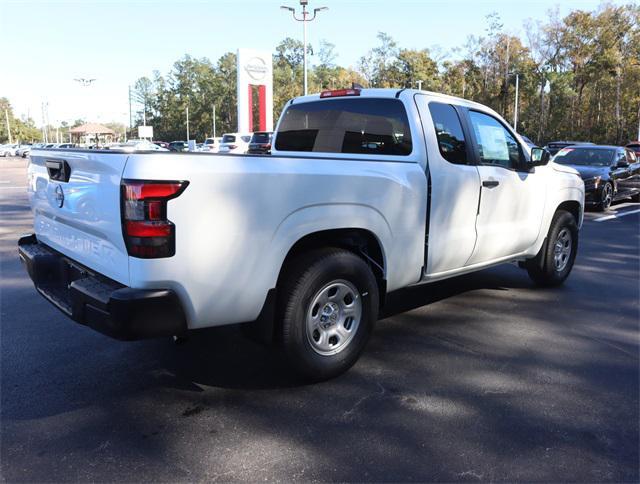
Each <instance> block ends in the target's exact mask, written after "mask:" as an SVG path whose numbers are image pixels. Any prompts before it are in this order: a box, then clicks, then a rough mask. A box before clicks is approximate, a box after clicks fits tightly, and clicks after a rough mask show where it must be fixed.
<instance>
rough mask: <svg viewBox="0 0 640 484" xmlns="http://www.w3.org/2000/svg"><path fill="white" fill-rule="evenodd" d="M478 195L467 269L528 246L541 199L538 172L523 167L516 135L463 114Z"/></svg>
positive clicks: (485, 117) (475, 114)
mask: <svg viewBox="0 0 640 484" xmlns="http://www.w3.org/2000/svg"><path fill="white" fill-rule="evenodd" d="M467 113H468V119H469V124H470V125H471V131H472V136H473V142H474V145H475V151H476V157H477V159H478V171H479V173H480V178H481V194H480V201H479V205H478V217H477V219H476V231H477V233H478V238H477V241H476V247H475V249H474V251H473V255H472V256H471V257H470V258H469V261H468V262H467V265H473V264H479V263H488V262H491V261H496V260H498V259H501V258H505V257H508V256H511V255H516V254H519V253H521V252H524V251H525V250H527V249H528V248H530V247H531V246H532V245H533V244H534V242H535V240H536V239H537V237H538V233H539V231H540V227H541V224H542V215H543V213H544V204H545V200H546V189H547V187H546V184H545V183H544V178H543V176H542V174H541V173H540V171H541V169H540V168H535V169H533V170H531V169H529V168H526V167H525V165H524V157H525V154H524V151H523V148H522V147H521V146H520V144H519V143H518V141H517V139H516V137H515V136H514V135H513V134H512V133H511V131H510V130H509V129H507V128H506V126H505V125H503V124H502V122H501V121H499V120H498V119H497V118H495V117H493V116H491V115H489V114H487V113H483V112H479V111H474V110H468V111H467Z"/></svg>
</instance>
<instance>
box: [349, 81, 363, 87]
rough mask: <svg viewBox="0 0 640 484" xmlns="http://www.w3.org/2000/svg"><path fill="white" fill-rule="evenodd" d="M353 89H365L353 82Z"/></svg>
mask: <svg viewBox="0 0 640 484" xmlns="http://www.w3.org/2000/svg"><path fill="white" fill-rule="evenodd" d="M351 89H364V87H362V85H361V84H358V83H357V82H352V83H351Z"/></svg>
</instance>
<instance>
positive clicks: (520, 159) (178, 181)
mask: <svg viewBox="0 0 640 484" xmlns="http://www.w3.org/2000/svg"><path fill="white" fill-rule="evenodd" d="M463 126H464V127H465V128H463ZM466 127H469V129H466ZM236 136H237V135H236ZM218 156H219V159H218V160H216V161H217V162H216V163H203V162H202V157H201V156H198V155H197V154H185V155H184V156H182V157H181V160H180V163H176V162H175V159H173V158H172V157H170V156H160V155H159V154H148V153H146V154H137V153H133V154H126V153H119V152H115V151H113V152H109V151H102V152H94V153H91V156H89V157H85V156H74V157H67V156H65V153H63V152H60V151H57V152H56V151H53V152H46V153H45V152H40V151H34V152H33V153H32V155H31V162H30V163H29V165H28V175H29V180H30V183H29V185H28V195H29V200H30V203H31V209H32V211H33V216H34V229H35V234H33V235H30V236H26V237H23V238H21V239H20V241H19V243H18V245H19V253H20V258H21V259H22V261H23V262H24V264H25V266H26V269H27V271H28V273H29V275H30V276H31V278H32V279H33V281H34V283H35V286H36V287H37V289H38V291H39V292H40V293H41V294H42V295H43V296H44V297H46V298H47V299H48V300H49V301H51V302H52V303H53V304H54V305H56V306H57V307H58V308H60V309H61V310H62V311H63V312H65V313H66V314H67V315H68V316H70V317H72V318H73V319H74V320H76V321H78V322H80V323H83V324H86V325H88V326H90V327H91V328H93V329H96V330H98V331H102V332H104V333H106V334H108V335H110V336H113V337H116V338H120V339H139V338H144V337H152V336H171V335H179V336H180V335H185V334H186V333H187V331H188V330H190V329H196V328H204V327H210V326H219V325H224V324H233V323H241V322H247V321H253V323H251V324H249V325H248V328H247V330H248V331H255V333H254V334H255V335H256V336H257V335H261V337H262V338H263V339H264V340H265V341H271V340H272V339H275V340H276V341H277V342H278V343H279V345H280V346H279V347H280V348H282V351H283V352H284V354H285V355H286V356H287V357H288V358H289V361H290V367H291V369H292V370H295V371H298V372H300V373H302V374H304V375H306V376H307V377H308V378H310V379H312V380H322V379H326V378H330V377H333V376H336V375H338V374H340V373H342V372H344V371H346V370H347V369H348V368H349V367H350V366H351V365H353V364H354V363H355V362H356V360H357V359H358V357H359V355H360V354H361V352H362V351H363V349H364V347H365V345H366V342H367V340H368V338H369V336H370V335H371V332H372V331H373V328H374V323H375V321H376V319H377V316H378V314H379V310H380V309H381V308H382V309H383V308H384V303H385V300H387V294H388V293H390V292H392V291H397V290H399V289H402V288H405V287H408V286H414V285H416V284H427V283H431V282H433V281H438V280H442V279H446V278H451V277H455V276H459V275H461V274H465V273H469V272H473V271H478V270H481V269H484V268H487V267H491V266H494V265H496V264H501V263H507V262H516V261H517V262H519V263H520V264H521V265H522V266H523V267H525V268H526V270H527V271H528V273H529V275H530V276H531V278H532V279H533V280H534V281H535V282H536V283H538V284H541V285H545V286H556V285H559V284H561V283H562V282H563V281H564V280H565V279H566V278H567V277H568V276H569V274H570V272H571V269H572V267H573V263H574V259H575V256H576V252H577V248H578V237H579V227H580V226H581V224H582V218H583V201H584V184H583V182H582V180H581V179H580V177H579V176H578V172H577V171H576V170H574V169H572V168H570V167H568V166H563V165H559V164H556V163H549V154H548V152H546V151H544V150H543V149H542V148H533V149H531V150H529V148H528V147H527V146H526V144H525V143H524V142H523V141H522V140H521V139H520V137H519V136H518V135H517V134H516V133H515V132H514V131H513V130H512V129H511V127H510V126H509V124H508V123H507V122H506V121H505V120H504V119H503V118H502V117H500V115H498V114H497V113H496V112H494V111H493V110H491V109H489V108H488V107H486V106H483V105H481V104H478V103H474V102H471V101H467V100H464V99H459V98H454V97H450V96H441V95H438V94H433V93H428V92H425V91H417V90H412V89H401V90H398V89H363V90H360V89H345V90H338V91H330V92H328V93H326V92H325V93H322V94H320V95H318V94H315V95H309V96H304V97H301V98H298V99H294V100H292V101H291V102H288V103H287V104H286V107H285V110H284V112H283V114H282V116H281V119H280V122H279V123H278V130H277V131H276V132H275V134H274V136H273V147H272V152H271V156H269V157H264V158H263V159H261V160H260V163H259V164H256V163H255V162H254V161H255V159H254V158H253V157H246V156H242V155H234V156H230V155H218ZM45 159H46V166H45V163H44V161H45ZM427 160H428V163H427ZM54 194H55V196H53V195H54ZM68 198H69V199H71V200H70V201H69V203H67V199H68ZM78 206H87V207H92V210H87V211H86V210H78ZM97 227H98V228H99V230H97V229H96V228H97ZM427 241H428V243H426V242H427ZM79 242H83V243H79ZM87 247H90V249H91V250H87ZM487 297H488V296H487ZM541 304H542V302H541ZM274 323H275V324H274ZM195 337H197V334H196V335H195Z"/></svg>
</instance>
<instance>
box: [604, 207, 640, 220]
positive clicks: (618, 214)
mask: <svg viewBox="0 0 640 484" xmlns="http://www.w3.org/2000/svg"><path fill="white" fill-rule="evenodd" d="M634 213H640V209H638V210H631V211H630V212H622V213H616V214H615V215H606V216H604V217H598V218H594V219H593V221H594V222H604V221H605V220H613V219H614V218H620V217H624V216H625V215H633V214H634Z"/></svg>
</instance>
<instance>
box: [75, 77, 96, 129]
mask: <svg viewBox="0 0 640 484" xmlns="http://www.w3.org/2000/svg"><path fill="white" fill-rule="evenodd" d="M74 81H75V82H77V83H78V84H80V85H81V86H82V87H90V86H91V85H92V84H93V83H94V82H96V80H95V79H93V78H92V79H85V78H84V77H79V78H76V79H74ZM85 92H87V94H88V91H85ZM89 104H92V103H91V102H90V101H89V99H88V98H87V99H86V100H85V106H84V107H85V109H89ZM84 117H85V123H88V122H89V119H88V118H89V113H88V112H85V113H84Z"/></svg>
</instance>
